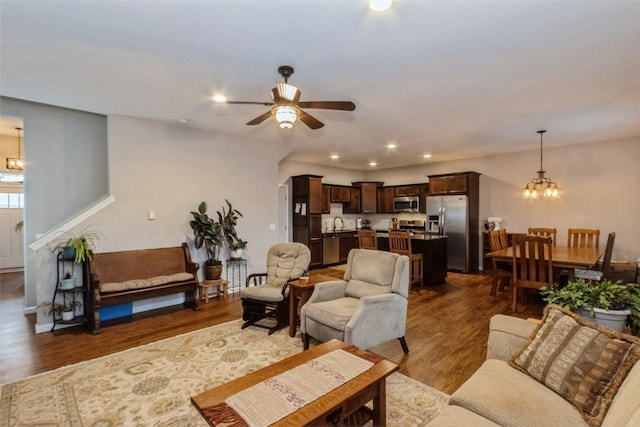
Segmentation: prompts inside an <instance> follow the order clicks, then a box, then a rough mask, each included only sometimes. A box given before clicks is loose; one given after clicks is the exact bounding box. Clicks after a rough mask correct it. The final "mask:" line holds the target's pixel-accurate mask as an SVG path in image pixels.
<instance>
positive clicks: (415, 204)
mask: <svg viewBox="0 0 640 427" xmlns="http://www.w3.org/2000/svg"><path fill="white" fill-rule="evenodd" d="M393 210H394V211H395V212H420V198H419V197H418V196H404V197H394V198H393Z"/></svg>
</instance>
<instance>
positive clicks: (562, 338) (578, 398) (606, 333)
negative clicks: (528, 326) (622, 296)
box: [509, 305, 640, 425]
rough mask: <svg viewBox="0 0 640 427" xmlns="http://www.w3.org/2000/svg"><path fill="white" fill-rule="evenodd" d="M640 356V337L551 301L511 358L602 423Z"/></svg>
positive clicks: (589, 419) (595, 422)
mask: <svg viewBox="0 0 640 427" xmlns="http://www.w3.org/2000/svg"><path fill="white" fill-rule="evenodd" d="M639 357H640V340H639V339H637V338H635V337H631V336H628V335H623V334H620V333H617V332H615V331H613V330H611V329H609V328H603V327H600V326H598V325H596V324H594V323H587V322H585V321H584V320H583V319H582V318H581V317H579V316H577V315H575V314H573V313H571V312H569V311H567V310H564V309H563V308H561V307H559V306H555V305H549V306H547V307H546V308H545V311H544V316H543V319H542V322H541V323H540V325H539V326H538V328H537V331H536V334H535V335H534V336H533V337H532V339H531V341H530V342H529V344H528V345H527V346H526V347H524V348H523V350H522V351H521V352H520V354H518V355H516V356H515V357H514V358H513V359H511V360H510V361H509V364H510V365H511V366H512V367H514V368H516V369H520V370H522V371H523V372H525V373H526V374H528V375H530V376H531V377H532V378H534V379H535V380H537V381H539V382H540V383H541V384H544V385H545V386H547V387H548V388H549V389H551V390H553V391H554V392H555V393H557V394H558V396H561V397H563V398H564V399H566V400H567V401H568V402H570V403H571V404H572V405H573V406H574V407H575V408H576V409H578V411H579V412H580V413H581V414H582V416H583V418H584V419H585V420H586V421H587V422H588V423H589V424H590V425H600V424H601V423H602V421H603V419H604V417H605V415H606V412H607V410H608V408H609V406H610V404H611V401H612V399H613V397H614V396H615V394H616V393H617V391H618V388H619V387H620V385H621V384H622V382H623V381H624V379H625V377H626V375H627V374H628V372H629V371H630V370H631V368H632V367H633V365H634V364H635V363H636V361H637V360H638V358H639Z"/></svg>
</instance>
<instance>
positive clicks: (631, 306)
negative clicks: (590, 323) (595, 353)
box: [540, 279, 640, 335]
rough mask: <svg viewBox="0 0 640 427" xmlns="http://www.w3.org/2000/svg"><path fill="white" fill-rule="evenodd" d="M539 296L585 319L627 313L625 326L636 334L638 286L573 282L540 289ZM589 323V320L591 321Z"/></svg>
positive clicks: (638, 324) (639, 325)
mask: <svg viewBox="0 0 640 427" xmlns="http://www.w3.org/2000/svg"><path fill="white" fill-rule="evenodd" d="M540 293H541V294H542V296H543V297H544V300H545V301H546V302H548V303H549V304H557V305H560V306H562V307H564V308H566V309H568V310H571V311H575V312H578V313H580V312H581V311H583V312H584V313H585V314H586V316H587V317H589V318H594V317H595V318H596V319H597V317H598V314H599V312H602V311H625V310H628V312H627V313H630V314H628V315H627V318H626V326H627V327H628V328H629V329H630V330H631V333H633V334H634V335H639V334H640V286H639V285H636V284H633V283H627V284H624V283H622V281H620V280H618V281H617V282H612V281H610V280H603V281H601V282H592V281H589V280H585V279H576V280H575V281H572V282H569V283H568V284H567V285H566V286H562V287H560V286H552V287H543V288H541V289H540ZM591 320H593V319H591Z"/></svg>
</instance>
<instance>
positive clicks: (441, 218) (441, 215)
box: [440, 206, 445, 236]
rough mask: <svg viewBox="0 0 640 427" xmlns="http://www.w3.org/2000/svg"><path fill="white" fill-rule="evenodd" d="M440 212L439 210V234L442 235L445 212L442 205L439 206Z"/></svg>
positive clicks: (443, 232)
mask: <svg viewBox="0 0 640 427" xmlns="http://www.w3.org/2000/svg"><path fill="white" fill-rule="evenodd" d="M440 212H441V213H440V235H441V236H444V234H445V229H444V226H445V219H444V214H445V212H444V206H443V207H441V208H440Z"/></svg>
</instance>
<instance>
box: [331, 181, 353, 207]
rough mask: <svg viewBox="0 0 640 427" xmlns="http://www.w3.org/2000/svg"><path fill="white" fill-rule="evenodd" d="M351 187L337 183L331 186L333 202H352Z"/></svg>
mask: <svg viewBox="0 0 640 427" xmlns="http://www.w3.org/2000/svg"><path fill="white" fill-rule="evenodd" d="M350 202H351V188H350V187H342V186H337V185H332V186H331V203H350Z"/></svg>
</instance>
